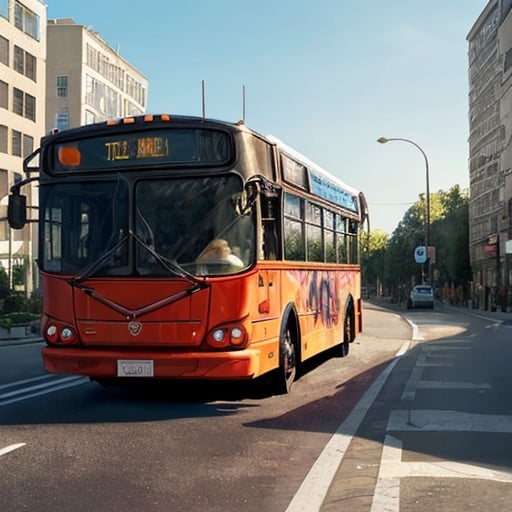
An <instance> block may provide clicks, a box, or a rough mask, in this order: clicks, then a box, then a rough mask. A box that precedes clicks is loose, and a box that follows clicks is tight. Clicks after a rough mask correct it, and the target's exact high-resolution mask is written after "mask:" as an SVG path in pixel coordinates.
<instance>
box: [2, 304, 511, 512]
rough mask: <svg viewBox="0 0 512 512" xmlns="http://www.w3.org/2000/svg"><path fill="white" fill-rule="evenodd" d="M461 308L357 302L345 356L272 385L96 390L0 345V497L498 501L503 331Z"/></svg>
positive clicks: (208, 506)
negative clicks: (288, 384) (267, 391)
mask: <svg viewBox="0 0 512 512" xmlns="http://www.w3.org/2000/svg"><path fill="white" fill-rule="evenodd" d="M467 313H468V312H467V311H459V310H448V309H446V308H445V309H443V310H440V309H439V308H437V309H436V310H435V311H429V310H425V311H396V312H389V311H384V310H381V309H379V308H375V307H374V306H371V305H367V307H366V308H365V316H364V327H365V330H364V333H363V334H362V335H360V336H359V337H358V338H357V340H356V342H355V343H354V344H352V346H351V352H350V354H349V357H348V358H345V359H338V358H331V357H326V358H321V359H317V360H315V361H314V362H313V364H310V365H308V367H307V368H306V371H305V373H304V374H303V375H302V376H301V378H300V379H299V380H298V381H297V382H296V383H295V384H294V387H293V389H292V393H291V394H290V395H287V396H274V397H268V396H264V394H262V393H261V390H258V389H253V388H248V387H246V386H238V385H232V384H231V385H221V384H218V385H213V384H209V385H208V386H206V387H205V386H204V385H193V384H190V383H175V384H174V385H172V386H165V387H164V386H160V387H158V388H157V389H137V390H126V389H107V390H105V389H102V388H100V387H99V386H97V385H96V384H93V383H89V382H87V381H86V379H81V378H77V377H72V376H48V375H44V373H43V372H42V370H41V368H42V366H41V362H40V358H39V351H40V345H37V344H35V345H24V346H2V345H1V344H0V470H1V474H2V479H1V480H0V510H2V511H6V512H8V511H10V510H30V511H47V510H59V511H61V510H62V511H67V510H70V511H71V510H73V511H81V510H84V511H85V510H87V511H90V510H91V509H94V510H97V511H98V512H102V511H117V510H124V511H132V510H145V511H163V510H165V511H168V510H184V511H196V510H197V511H199V510H201V511H204V510H209V511H216V510H219V511H220V510H222V511H231V510H239V509H243V510H245V511H252V510H254V511H258V512H260V511H262V510H264V511H269V512H273V511H276V512H277V511H280V512H281V511H288V512H294V511H298V510H303V511H307V512H313V511H315V510H322V511H328V510H329V511H330V510H351V511H353V512H363V511H364V512H366V511H371V512H383V511H389V512H394V511H397V512H398V511H402V512H403V511H410V510H414V511H419V512H422V511H427V510H428V511H429V512H431V509H432V507H437V509H439V510H442V511H452V510H453V511H460V512H467V511H471V510H479V511H480V510H482V509H485V510H486V511H489V512H492V511H494V510H500V511H502V510H507V509H508V508H507V507H509V504H510V503H512V494H511V493H512V485H511V483H512V478H511V466H512V441H511V432H512V429H511V418H512V410H511V409H512V405H511V404H510V403H509V402H510V401H509V397H510V391H511V384H510V372H511V370H510V369H511V368H512V366H511V363H512V349H511V348H510V341H509V340H510V335H511V334H512V331H511V330H510V326H509V324H508V323H507V322H508V318H507V316H506V315H505V316H503V318H501V317H498V316H497V315H496V314H494V316H492V317H491V318H486V317H485V315H483V314H482V315H480V316H482V318H479V317H475V316H472V315H468V314H467ZM400 350H401V352H400V355H399V356H397V353H399V351H400ZM491 497H492V500H491V499H490V498H491Z"/></svg>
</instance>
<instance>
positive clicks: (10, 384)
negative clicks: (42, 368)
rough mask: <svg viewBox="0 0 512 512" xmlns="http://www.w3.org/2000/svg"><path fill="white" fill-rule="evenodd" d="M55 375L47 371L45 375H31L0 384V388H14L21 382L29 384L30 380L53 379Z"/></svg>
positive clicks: (21, 383)
mask: <svg viewBox="0 0 512 512" xmlns="http://www.w3.org/2000/svg"><path fill="white" fill-rule="evenodd" d="M54 378H55V375H52V374H51V373H47V374H46V375H39V376H38V377H31V378H29V379H22V380H16V381H14V382H9V383H8V384H2V385H0V389H7V388H14V387H16V386H21V385H23V384H29V383H31V382H38V381H41V380H47V379H54Z"/></svg>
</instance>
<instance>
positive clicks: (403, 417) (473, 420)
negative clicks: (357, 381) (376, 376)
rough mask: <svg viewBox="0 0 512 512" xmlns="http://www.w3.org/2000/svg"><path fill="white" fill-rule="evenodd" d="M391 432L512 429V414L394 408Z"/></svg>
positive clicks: (390, 419)
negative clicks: (395, 409)
mask: <svg viewBox="0 0 512 512" xmlns="http://www.w3.org/2000/svg"><path fill="white" fill-rule="evenodd" d="M386 430H387V431H388V432H405V431H416V432H501V433H506V434H511V433H512V416H509V415H505V414H476V413H468V412H460V411H445V410H440V411H436V410H397V411H391V414H390V415H389V420H388V424H387V427H386Z"/></svg>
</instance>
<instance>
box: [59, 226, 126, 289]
mask: <svg viewBox="0 0 512 512" xmlns="http://www.w3.org/2000/svg"><path fill="white" fill-rule="evenodd" d="M127 240H128V235H125V236H123V237H122V238H120V239H119V241H118V242H117V243H116V244H115V245H114V247H112V249H110V250H108V251H107V252H106V253H105V254H104V255H103V256H100V257H99V258H98V259H97V260H96V261H94V262H93V263H91V265H89V267H88V268H87V269H86V270H85V271H84V272H82V273H81V274H78V275H77V276H75V277H73V278H71V279H70V280H69V282H70V283H71V284H72V285H75V284H79V283H81V282H83V281H85V280H86V279H89V277H91V276H93V275H94V274H95V273H96V272H98V270H100V268H103V267H104V266H105V265H106V264H107V263H108V261H109V260H110V258H112V256H114V255H115V253H116V251H117V250H118V249H120V248H121V246H122V245H123V244H124V243H125V242H126V241H127Z"/></svg>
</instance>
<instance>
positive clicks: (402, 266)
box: [362, 185, 471, 301]
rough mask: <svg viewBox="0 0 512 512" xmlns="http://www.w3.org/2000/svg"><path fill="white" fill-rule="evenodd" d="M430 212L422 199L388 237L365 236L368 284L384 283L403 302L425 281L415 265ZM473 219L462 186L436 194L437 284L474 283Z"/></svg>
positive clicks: (364, 264) (364, 263) (432, 206)
mask: <svg viewBox="0 0 512 512" xmlns="http://www.w3.org/2000/svg"><path fill="white" fill-rule="evenodd" d="M425 212H426V207H425V196H424V195H420V196H419V200H418V201H417V202H416V203H414V204H413V205H412V206H411V207H410V208H409V209H408V210H407V211H406V212H405V214H404V217H403V219H402V220H401V221H400V223H399V224H398V226H397V227H396V229H395V230H394V231H393V233H392V235H391V237H390V238H389V239H386V236H385V234H380V233H376V234H374V233H375V232H373V233H370V235H365V236H364V237H363V239H362V268H363V280H364V283H369V282H382V283H383V286H384V288H385V292H386V293H388V294H390V295H391V296H392V297H394V298H395V299H397V300H401V301H402V300H405V299H406V297H407V293H408V291H409V289H410V287H411V286H412V285H414V284H417V283H420V282H422V280H423V279H424V277H425V275H424V273H425V271H426V269H425V268H423V267H422V265H419V264H418V263H416V262H415V261H414V250H415V248H416V247H418V246H419V245H424V244H425V238H426V237H425V235H426V225H425V222H426V215H425ZM468 218H469V198H468V194H467V192H463V191H461V189H460V187H459V185H455V186H453V187H452V188H451V189H450V190H449V191H448V192H444V191H442V190H440V191H438V192H436V193H434V194H431V196H430V239H429V245H431V246H434V247H435V248H436V262H435V264H434V266H433V269H434V272H433V274H434V276H435V282H434V284H437V285H438V286H443V285H444V284H445V283H449V284H450V286H451V285H452V284H453V285H455V286H462V287H464V286H465V285H466V284H467V282H468V281H469V280H470V279H471V268H470V265H469V228H468ZM382 235H384V236H382ZM384 241H385V244H384Z"/></svg>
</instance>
